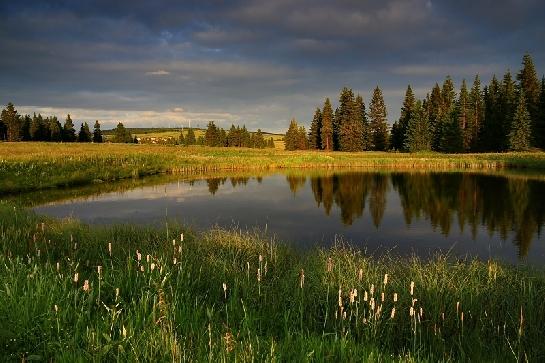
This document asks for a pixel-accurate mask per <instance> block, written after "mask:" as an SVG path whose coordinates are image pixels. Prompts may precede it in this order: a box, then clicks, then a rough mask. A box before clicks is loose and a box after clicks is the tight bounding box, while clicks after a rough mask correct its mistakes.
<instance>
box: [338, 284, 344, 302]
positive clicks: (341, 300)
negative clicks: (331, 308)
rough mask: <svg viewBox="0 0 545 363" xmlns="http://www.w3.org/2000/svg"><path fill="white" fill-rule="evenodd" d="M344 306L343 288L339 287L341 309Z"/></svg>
mask: <svg viewBox="0 0 545 363" xmlns="http://www.w3.org/2000/svg"><path fill="white" fill-rule="evenodd" d="M342 306H343V298H342V290H341V287H340V286H339V307H342Z"/></svg>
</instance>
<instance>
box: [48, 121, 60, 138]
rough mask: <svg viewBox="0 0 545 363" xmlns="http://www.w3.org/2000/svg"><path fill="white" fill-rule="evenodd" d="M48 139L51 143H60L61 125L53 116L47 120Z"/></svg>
mask: <svg viewBox="0 0 545 363" xmlns="http://www.w3.org/2000/svg"><path fill="white" fill-rule="evenodd" d="M49 139H50V140H51V141H53V142H59V141H62V125H61V123H60V122H59V120H58V119H57V116H53V117H51V119H50V120H49Z"/></svg>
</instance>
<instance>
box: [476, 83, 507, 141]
mask: <svg viewBox="0 0 545 363" xmlns="http://www.w3.org/2000/svg"><path fill="white" fill-rule="evenodd" d="M503 137H504V135H503V128H502V118H501V115H500V85H499V82H498V79H497V78H496V76H493V77H492V80H491V81H490V85H489V86H488V87H486V88H485V97H484V123H483V126H482V128H481V135H480V151H494V152H497V151H500V150H501V146H502V142H501V141H502V140H503Z"/></svg>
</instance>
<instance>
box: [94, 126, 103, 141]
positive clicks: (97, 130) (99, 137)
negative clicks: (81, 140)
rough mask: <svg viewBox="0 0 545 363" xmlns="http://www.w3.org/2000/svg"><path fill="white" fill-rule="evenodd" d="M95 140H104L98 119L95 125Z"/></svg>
mask: <svg viewBox="0 0 545 363" xmlns="http://www.w3.org/2000/svg"><path fill="white" fill-rule="evenodd" d="M93 142H94V143H96V144H100V143H101V142H103V137H102V130H101V129H100V123H99V122H98V120H96V121H95V126H94V128H93Z"/></svg>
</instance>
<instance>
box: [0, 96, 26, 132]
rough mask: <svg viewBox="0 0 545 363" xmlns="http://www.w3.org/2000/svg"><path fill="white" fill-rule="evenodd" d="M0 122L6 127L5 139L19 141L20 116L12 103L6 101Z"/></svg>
mask: <svg viewBox="0 0 545 363" xmlns="http://www.w3.org/2000/svg"><path fill="white" fill-rule="evenodd" d="M1 118H2V122H3V123H4V125H5V127H6V139H7V140H8V141H21V118H20V117H19V115H18V114H17V111H16V110H15V107H14V106H13V103H11V102H10V103H8V105H7V106H6V108H5V109H3V110H2V116H1Z"/></svg>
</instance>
